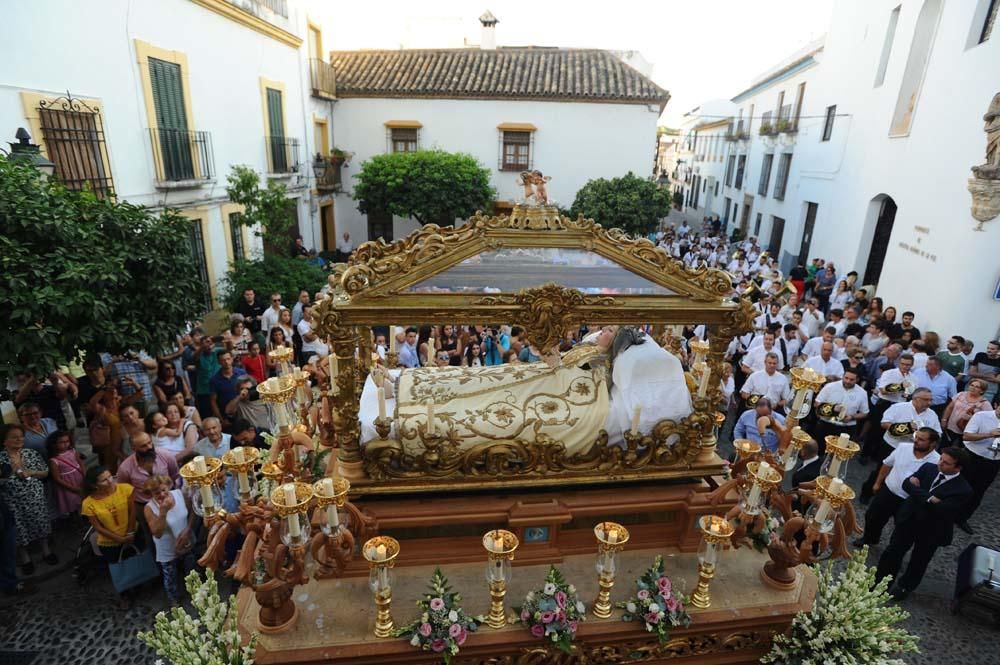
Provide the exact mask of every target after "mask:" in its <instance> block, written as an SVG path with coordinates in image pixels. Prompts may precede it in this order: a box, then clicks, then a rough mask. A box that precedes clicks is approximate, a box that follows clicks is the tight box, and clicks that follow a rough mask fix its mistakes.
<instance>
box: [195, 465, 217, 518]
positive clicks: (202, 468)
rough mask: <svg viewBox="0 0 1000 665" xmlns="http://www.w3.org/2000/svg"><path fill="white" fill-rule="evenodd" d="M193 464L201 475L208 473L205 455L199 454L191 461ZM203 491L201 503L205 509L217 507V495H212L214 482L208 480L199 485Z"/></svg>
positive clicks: (208, 510) (209, 509)
mask: <svg viewBox="0 0 1000 665" xmlns="http://www.w3.org/2000/svg"><path fill="white" fill-rule="evenodd" d="M191 465H192V466H193V467H194V471H195V473H197V474H199V475H205V474H206V473H208V466H207V465H206V464H205V457H204V456H203V455H198V456H197V457H195V458H194V459H193V460H192V461H191ZM199 491H200V492H201V505H202V506H203V508H204V511H205V512H206V513H207V512H210V511H211V510H212V509H213V508H215V497H214V496H212V483H211V482H207V483H205V484H203V485H201V486H200V487H199Z"/></svg>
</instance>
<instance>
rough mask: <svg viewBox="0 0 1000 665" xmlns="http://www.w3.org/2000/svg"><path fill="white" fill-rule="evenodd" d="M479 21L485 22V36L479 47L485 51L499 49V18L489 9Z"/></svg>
mask: <svg viewBox="0 0 1000 665" xmlns="http://www.w3.org/2000/svg"><path fill="white" fill-rule="evenodd" d="M479 22H480V23H482V24H483V36H482V39H480V40H479V48H480V49H481V50H483V51H495V50H497V35H496V24H497V23H499V19H497V17H496V16H494V15H493V12H491V11H490V10H488V9H487V10H486V11H485V12H483V15H482V16H480V17H479Z"/></svg>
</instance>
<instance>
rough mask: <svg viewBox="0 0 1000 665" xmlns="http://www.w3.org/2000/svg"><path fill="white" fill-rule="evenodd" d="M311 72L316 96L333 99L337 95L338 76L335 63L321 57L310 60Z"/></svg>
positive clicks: (313, 92) (313, 91) (313, 90)
mask: <svg viewBox="0 0 1000 665" xmlns="http://www.w3.org/2000/svg"><path fill="white" fill-rule="evenodd" d="M309 73H310V75H311V78H312V94H313V96H314V97H323V98H325V99H333V98H334V97H336V96H337V77H336V75H335V74H334V71H333V65H331V64H330V63H329V62H325V61H323V60H320V59H319V58H311V59H310V60H309Z"/></svg>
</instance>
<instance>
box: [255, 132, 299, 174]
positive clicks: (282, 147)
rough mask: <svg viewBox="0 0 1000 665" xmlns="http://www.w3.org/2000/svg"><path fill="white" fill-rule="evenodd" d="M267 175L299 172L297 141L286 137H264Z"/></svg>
mask: <svg viewBox="0 0 1000 665" xmlns="http://www.w3.org/2000/svg"><path fill="white" fill-rule="evenodd" d="M264 147H265V149H266V152H267V172H268V173H298V172H299V140H298V139H293V138H289V137H287V136H265V137H264Z"/></svg>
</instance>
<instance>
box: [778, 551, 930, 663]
mask: <svg viewBox="0 0 1000 665" xmlns="http://www.w3.org/2000/svg"><path fill="white" fill-rule="evenodd" d="M867 557H868V548H867V547H864V548H862V549H861V550H855V552H854V554H853V555H852V556H851V559H850V561H848V563H847V569H846V570H844V572H842V573H841V574H840V575H839V577H837V579H834V574H833V562H828V563H826V564H825V565H821V566H816V567H815V570H816V574H817V576H818V578H819V580H818V582H819V583H818V589H817V592H816V600H815V601H814V602H813V607H812V611H811V612H808V613H806V612H800V613H799V614H798V615H797V616H796V617H795V620H794V621H793V622H792V631H791V634H789V635H777V636H776V637H775V639H774V647H773V648H772V649H771V652H770V653H769V654H768V655H766V656H764V658H762V659H761V661H760V662H762V663H780V664H781V665H825V664H826V663H837V664H838V665H903V661H902V660H900V659H898V658H894V657H893V656H896V655H897V654H900V653H905V652H919V649H918V648H917V637H916V636H914V635H911V634H910V633H908V632H907V631H906V630H903V629H902V628H894V627H893V625H894V624H897V623H899V622H901V621H904V620H905V619H906V618H907V617H908V616H909V614H908V613H907V612H905V611H904V610H902V609H900V608H899V607H896V606H891V607H890V606H886V601H888V599H889V595H888V594H887V593H886V589H887V588H888V586H889V578H885V579H883V580H882V581H881V582H879V583H878V584H875V569H874V568H869V567H868V566H867V565H866V564H865V560H866V559H867Z"/></svg>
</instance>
